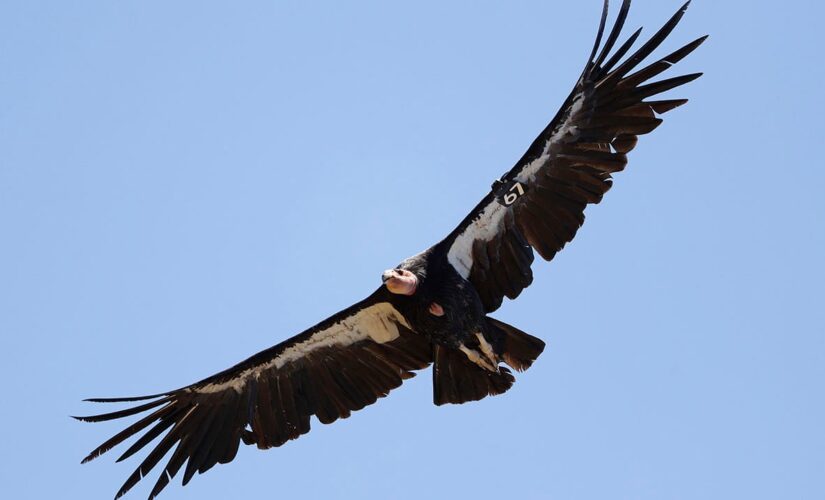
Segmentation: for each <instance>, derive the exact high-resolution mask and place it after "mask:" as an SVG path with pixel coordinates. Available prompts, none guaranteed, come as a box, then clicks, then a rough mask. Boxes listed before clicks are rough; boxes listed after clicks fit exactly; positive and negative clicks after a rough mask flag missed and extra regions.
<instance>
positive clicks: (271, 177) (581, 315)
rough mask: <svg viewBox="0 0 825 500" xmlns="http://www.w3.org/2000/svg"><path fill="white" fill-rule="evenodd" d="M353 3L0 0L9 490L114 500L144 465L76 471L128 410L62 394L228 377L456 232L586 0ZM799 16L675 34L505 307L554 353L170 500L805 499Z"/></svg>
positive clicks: (821, 348)
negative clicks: (590, 198)
mask: <svg viewBox="0 0 825 500" xmlns="http://www.w3.org/2000/svg"><path fill="white" fill-rule="evenodd" d="M344 3H345V2H332V1H328V2H314V3H313V5H309V2H297V1H292V2H287V1H267V2H260V1H252V2H240V3H238V2H218V1H197V2H195V1H186V2H167V1H163V2H161V1H146V2H101V1H97V2H93V1H78V2H66V1H51V2H48V1H44V2H34V1H17V2H14V1H6V2H3V3H2V4H1V5H0V68H2V70H1V71H0V96H1V97H0V234H1V235H2V244H0V283H2V285H0V352H2V356H3V361H2V363H0V370H1V371H2V380H3V382H4V383H3V386H4V389H3V403H2V412H0V441H2V446H0V484H2V485H3V486H2V490H3V496H4V497H5V498H15V499H44V498H91V499H98V498H110V497H111V496H112V495H113V494H114V492H115V491H116V490H117V489H118V487H119V486H120V484H121V482H122V481H123V480H124V479H125V478H126V476H127V475H128V474H129V473H131V471H132V470H133V469H134V467H136V465H137V463H138V461H136V460H134V459H132V460H130V461H128V462H127V463H125V464H124V463H121V464H114V463H113V459H114V458H115V457H113V456H108V455H107V456H105V457H103V458H101V459H99V460H98V461H96V462H94V463H92V464H90V465H85V466H81V465H80V464H79V462H80V459H81V458H82V457H83V456H84V455H85V453H86V452H88V451H89V450H90V449H91V448H93V447H94V446H96V445H97V444H99V442H101V441H102V440H104V439H106V438H108V437H109V436H110V435H111V434H112V433H114V432H115V431H117V430H119V429H120V427H121V424H120V423H110V424H100V425H91V424H82V423H78V422H75V421H73V420H70V419H69V418H68V415H70V414H86V413H92V412H95V411H96V410H99V409H100V408H99V407H97V406H94V405H92V404H89V403H82V402H81V399H82V398H85V397H92V396H120V395H133V394H143V393H152V392H158V391H163V390H167V389H171V388H175V387H179V386H181V385H184V384H187V383H189V382H193V381H195V380H198V379H200V378H202V377H204V376H206V375H209V374H211V373H213V372H215V371H218V370H220V369H223V368H225V367H227V366H229V365H231V364H233V363H235V362H236V361H239V360H241V359H243V358H245V357H246V356H248V355H250V354H252V353H254V352H256V351H258V350H260V349H262V348H265V347H268V346H270V345H272V344H275V343H277V342H278V341H280V340H283V339H285V338H287V337H289V336H291V335H293V334H295V333H297V332H299V331H300V330H302V329H304V328H306V327H308V326H310V325H312V324H314V323H315V322H317V321H318V320H321V319H323V318H324V317H326V316H328V315H329V314H331V313H333V312H335V311H337V310H339V309H341V308H343V307H345V306H347V305H349V304H351V303H352V302H354V301H356V300H358V299H360V298H362V297H363V296H365V295H366V294H368V293H369V292H371V291H372V290H373V289H374V288H375V287H376V286H378V284H379V282H380V281H379V280H380V272H381V271H382V270H383V269H384V268H386V267H389V266H392V265H394V264H396V263H397V262H398V261H400V260H401V259H402V258H404V257H406V256H408V255H410V254H412V253H414V252H417V251H419V250H421V249H423V248H425V247H426V246H429V245H430V244H432V243H434V242H436V241H437V240H438V239H440V238H441V237H443V236H444V235H445V234H447V232H448V231H449V230H450V229H451V228H452V227H454V225H455V224H457V223H458V221H459V220H460V219H461V218H462V217H463V216H464V215H465V214H466V213H467V212H468V211H469V210H470V209H471V208H472V207H473V205H474V204H475V203H476V202H477V201H478V200H479V199H480V198H481V197H482V196H483V195H484V194H485V192H486V190H487V189H488V187H489V185H490V182H491V181H492V180H493V179H494V178H496V177H497V176H498V175H500V174H501V173H502V172H504V171H505V170H507V169H509V168H510V167H511V166H512V164H513V162H514V161H515V160H516V159H517V158H518V157H519V156H520V155H521V153H522V152H523V150H524V149H525V148H526V146H527V145H528V144H529V143H530V141H532V139H533V138H534V137H535V135H536V134H537V133H538V131H539V130H540V129H541V128H542V127H544V125H545V123H546V122H547V121H548V120H549V119H550V118H551V117H552V115H553V114H554V113H555V111H556V109H557V107H558V105H559V104H560V103H561V102H562V100H563V98H564V97H565V96H566V95H567V93H568V91H569V89H570V88H571V85H572V84H573V82H574V80H575V78H576V76H577V75H578V74H579V72H580V70H581V68H582V65H583V63H584V61H585V58H586V56H587V54H588V52H589V50H590V45H591V43H592V39H593V36H594V32H595V29H596V25H597V22H598V16H599V12H600V8H601V1H600V0H588V1H586V2H541V1H523V2H522V1H518V2H497V3H492V2H469V1H461V2H429V1H421V2H415V3H403V4H402V3H398V2H346V3H347V4H348V5H347V6H344ZM679 3H680V2H679V1H678V0H674V1H653V0H637V1H636V2H634V6H633V9H632V10H631V16H630V21H629V26H628V27H629V28H635V27H636V26H638V25H644V26H645V27H646V33H647V34H650V33H652V32H653V31H654V30H655V29H656V28H658V26H659V25H660V24H661V23H663V22H664V21H665V20H666V19H667V17H669V16H670V14H671V13H672V12H674V11H675V10H676V9H677V8H678V6H679ZM390 4H392V5H390ZM614 4H618V2H614ZM746 5H747V7H746ZM615 7H616V5H614V12H615ZM823 18H825V7H823V5H822V3H820V2H815V1H812V0H811V1H801V0H789V1H785V2H780V3H776V2H766V1H764V2H763V1H757V2H747V3H746V2H721V1H717V0H713V1H711V0H697V1H695V2H694V4H693V5H692V6H691V9H690V10H689V12H688V14H687V16H686V17H685V19H684V21H683V23H682V24H681V25H680V27H679V28H678V29H677V31H676V32H675V33H674V35H673V37H672V40H671V41H670V42H669V43H668V44H666V48H665V50H668V51H669V50H672V49H675V48H676V47H677V46H678V44H681V43H684V42H687V41H690V40H692V39H694V38H695V37H697V36H699V35H702V34H706V33H708V34H710V35H711V38H710V39H709V41H708V42H707V43H706V44H705V45H704V46H703V47H702V48H701V49H700V50H699V51H697V52H696V53H695V54H694V55H692V56H691V57H690V58H689V59H688V60H686V61H684V62H683V63H680V64H679V69H680V70H681V72H692V71H704V72H705V73H706V75H705V76H704V77H703V78H702V79H700V80H699V81H697V82H695V83H693V84H691V85H690V86H688V87H687V88H685V89H684V90H682V91H681V92H679V94H678V96H679V97H688V98H690V99H691V103H690V104H689V105H687V106H685V107H683V108H680V109H679V110H676V111H673V112H672V113H670V114H668V115H667V119H666V121H665V124H664V125H663V126H662V127H661V128H659V129H658V130H657V131H656V132H654V133H653V134H652V135H650V136H646V137H644V138H643V140H642V141H641V143H640V145H639V147H638V148H637V149H636V150H635V151H634V152H633V153H632V155H631V162H630V165H629V167H628V169H627V171H626V172H624V173H622V174H620V175H619V176H618V178H617V182H616V184H615V186H614V189H613V190H612V191H611V192H610V193H609V194H608V196H606V198H605V201H604V202H603V203H602V204H601V205H598V206H595V207H590V208H589V209H588V211H587V223H586V224H585V226H584V228H583V229H582V230H581V231H580V232H579V235H578V237H577V238H576V240H575V241H574V242H573V243H572V244H571V245H569V246H568V247H567V248H566V249H565V250H564V251H563V252H562V253H561V254H560V255H559V256H558V257H557V258H556V259H555V260H554V261H553V262H552V263H549V264H548V263H544V262H537V265H536V266H535V267H534V269H535V282H534V285H533V286H532V287H531V288H529V289H528V290H527V291H526V292H525V293H524V294H523V295H522V296H521V297H520V298H519V299H518V300H517V301H515V302H510V303H506V304H505V305H504V307H502V309H501V310H500V311H499V312H498V313H497V316H498V317H500V318H501V319H503V320H506V321H507V322H510V323H513V324H515V325H518V326H519V327H521V328H523V329H524V330H526V331H528V332H531V333H533V334H536V335H538V336H541V337H542V338H544V339H545V340H546V341H547V342H548V348H547V350H546V351H545V353H544V354H543V355H542V357H541V358H540V359H539V361H538V362H537V364H536V365H535V366H534V367H533V368H532V369H531V370H530V371H529V372H527V373H525V374H522V375H521V376H519V377H518V381H517V383H516V385H515V387H514V388H513V389H512V390H511V391H510V392H509V393H507V394H506V395H504V396H501V397H496V398H488V399H487V400H485V401H482V402H480V403H475V404H467V405H462V406H453V407H442V408H436V407H434V406H433V405H432V403H431V385H430V373H429V371H427V372H424V373H422V374H421V376H419V377H417V378H415V379H413V380H411V381H409V382H408V383H406V384H405V386H404V387H403V388H401V389H399V390H397V391H395V392H394V393H393V394H392V395H391V396H390V397H388V398H387V399H384V400H382V401H380V403H379V404H376V405H374V406H371V407H369V408H367V409H365V410H363V411H361V412H359V413H356V414H355V415H353V417H351V418H350V419H348V420H344V421H340V422H337V423H336V424H334V425H331V426H322V425H320V424H318V425H314V430H313V432H311V433H310V434H309V435H307V436H305V437H303V438H302V439H299V440H298V441H295V442H292V443H289V444H288V445H286V446H284V447H283V448H280V449H276V450H270V451H268V452H259V451H257V450H255V449H252V448H248V447H245V448H242V450H241V452H240V453H239V455H238V457H237V459H236V460H235V462H233V463H232V464H230V465H228V466H218V467H216V468H215V469H213V470H211V471H210V472H209V473H208V474H206V475H204V476H199V477H196V478H195V480H193V482H192V483H191V484H190V485H189V486H187V487H186V488H183V489H182V488H180V487H179V479H177V480H176V481H174V483H173V485H172V486H170V487H169V488H168V489H167V490H166V491H165V492H164V494H163V496H162V497H161V498H167V499H169V500H173V499H195V498H197V499H226V498H310V499H312V498H351V499H386V498H399V499H420V498H449V497H452V498H477V499H492V498H518V499H522V500H524V499H544V498H552V499H565V500H566V499H593V500H603V499H606V498H610V499H634V500H639V499H644V500H647V499H650V500H654V499H656V500H660V499H699V498H701V499H720V500H721V499H726V500H727V499H731V498H748V499H777V498H787V499H821V498H825V425H823V422H825V400H824V399H823V380H825V312H823V310H825V304H823V296H825V293H823V279H825V271H823V263H822V259H823V256H825V227H824V226H825V225H824V224H823V216H825V197H823V193H822V189H823V185H825V162H823V160H822V158H823V153H822V139H821V134H822V132H823V125H822V119H823V114H825V113H824V112H825V109H823V108H825V106H823V92H822V82H823V69H822V64H821V63H822V52H821V51H822V47H823V46H825V43H824V42H825V40H824V39H825V37H824V36H823V25H822V19H823ZM659 53H660V54H661V53H663V52H662V51H660V52H659ZM674 74H675V73H674ZM404 190H412V191H413V192H414V193H415V197H416V199H415V202H413V203H406V202H401V200H400V199H401V196H399V192H400V191H404ZM330 276H334V280H333V282H332V283H330V282H329V281H330ZM115 456H117V455H115ZM155 473H156V472H155ZM155 473H153V475H152V476H151V477H152V478H154V477H156V476H155V475H154V474H155ZM153 482H154V479H152V480H151V481H147V482H145V483H141V485H140V486H138V487H137V488H136V489H135V490H134V491H133V492H132V493H130V495H129V497H128V498H145V496H146V495H147V494H148V491H149V489H150V487H151V483H153Z"/></svg>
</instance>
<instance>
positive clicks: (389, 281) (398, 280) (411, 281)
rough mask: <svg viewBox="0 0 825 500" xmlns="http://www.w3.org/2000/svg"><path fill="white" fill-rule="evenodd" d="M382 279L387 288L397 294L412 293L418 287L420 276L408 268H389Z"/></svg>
mask: <svg viewBox="0 0 825 500" xmlns="http://www.w3.org/2000/svg"><path fill="white" fill-rule="evenodd" d="M381 279H382V280H383V281H384V285H385V286H386V287H387V290H389V291H390V292H392V293H395V294H397V295H412V294H414V293H415V290H416V288H418V277H416V275H414V274H413V273H411V272H410V271H407V270H406V269H387V270H386V271H384V274H382V275H381Z"/></svg>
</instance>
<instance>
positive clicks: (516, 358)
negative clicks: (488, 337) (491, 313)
mask: <svg viewBox="0 0 825 500" xmlns="http://www.w3.org/2000/svg"><path fill="white" fill-rule="evenodd" d="M487 325H488V326H489V327H492V329H493V330H494V331H496V332H497V333H498V337H499V339H500V342H499V345H500V346H501V357H502V359H503V360H504V362H505V363H507V364H508V365H510V366H511V367H512V368H513V369H514V370H516V371H520V372H523V371H524V370H526V369H528V368H530V365H532V364H533V361H535V360H536V358H538V357H539V355H540V354H541V353H542V351H544V341H542V340H541V339H540V338H537V337H534V336H532V335H530V334H529V333H524V332H523V331H521V330H519V329H518V328H516V327H514V326H510V325H508V324H507V323H503V322H501V321H499V320H497V319H494V318H490V317H487Z"/></svg>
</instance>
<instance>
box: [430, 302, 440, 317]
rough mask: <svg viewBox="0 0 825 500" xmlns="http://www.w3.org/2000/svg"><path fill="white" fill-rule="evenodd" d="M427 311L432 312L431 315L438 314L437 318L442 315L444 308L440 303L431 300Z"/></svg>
mask: <svg viewBox="0 0 825 500" xmlns="http://www.w3.org/2000/svg"><path fill="white" fill-rule="evenodd" d="M429 311H430V314H432V315H433V316H438V317H439V318H440V317H441V316H444V308H443V307H441V305H440V304H438V303H437V302H433V303H432V304H430V309H429Z"/></svg>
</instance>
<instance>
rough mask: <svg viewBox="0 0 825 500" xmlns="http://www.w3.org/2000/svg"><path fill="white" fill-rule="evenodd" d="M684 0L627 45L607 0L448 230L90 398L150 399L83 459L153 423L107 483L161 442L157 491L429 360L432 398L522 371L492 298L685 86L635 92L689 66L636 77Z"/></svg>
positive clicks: (516, 287)
mask: <svg viewBox="0 0 825 500" xmlns="http://www.w3.org/2000/svg"><path fill="white" fill-rule="evenodd" d="M687 5H688V4H685V5H684V6H683V7H682V8H680V9H679V11H678V12H677V13H676V14H675V15H674V16H673V17H672V18H671V19H670V20H669V21H668V22H667V23H666V24H665V25H664V26H663V27H662V28H661V29H660V30H659V31H658V32H656V33H655V34H654V35H653V36H652V37H651V38H650V40H648V41H647V42H645V43H644V44H643V45H642V46H641V47H640V48H638V49H637V50H635V51H633V45H634V44H635V42H636V40H637V39H638V38H639V34H640V31H636V32H634V33H633V34H632V35H631V36H630V37H629V38H628V39H627V40H626V41H625V42H623V43H621V44H620V45H619V46H618V48H617V49H616V50H615V51H614V50H613V49H614V47H616V44H617V43H618V42H619V37H620V34H621V31H622V28H623V26H624V23H625V21H626V19H627V14H628V10H629V7H630V0H624V2H623V3H622V6H621V8H620V10H619V13H618V15H617V18H616V21H615V24H614V25H613V28H612V29H611V30H610V32H609V33H608V34H607V37H606V38H605V39H604V44H603V45H602V43H601V41H602V39H603V37H604V34H605V27H606V21H607V12H608V5H607V1H605V2H604V9H603V14H602V17H601V23H600V26H599V30H598V34H597V38H596V43H595V44H594V47H593V50H592V52H591V55H590V57H589V59H588V62H587V64H586V66H585V68H584V71H583V72H582V74H581V76H580V77H579V79H578V81H577V82H576V85H575V86H574V88H573V90H572V92H571V93H570V95H569V96H568V98H567V99H566V101H565V102H564V104H563V105H562V107H561V108H560V110H559V111H558V113H557V114H556V116H555V117H554V118H553V120H552V121H551V122H550V123H549V124H548V125H547V127H546V128H545V129H544V130H543V131H542V132H541V134H539V136H538V137H537V138H536V139H535V140H534V141H533V143H532V144H531V145H530V147H529V148H528V149H527V151H526V152H525V153H524V155H523V156H522V158H521V159H520V160H519V161H518V162H517V163H516V165H515V166H514V167H513V168H512V169H511V170H510V171H508V172H507V173H506V174H505V175H504V176H502V177H501V179H499V180H497V181H496V182H494V183H493V185H492V188H491V191H490V192H489V193H488V194H487V196H486V197H485V198H484V199H483V200H482V201H481V202H480V203H479V204H478V205H477V206H476V207H475V208H474V209H473V210H472V211H471V212H470V213H469V214H468V215H467V216H466V217H465V218H464V220H463V221H462V222H461V223H460V224H459V225H458V227H456V229H455V230H454V231H452V232H451V233H450V234H449V235H448V236H447V237H446V238H445V239H444V240H442V241H441V242H439V243H437V244H436V245H434V246H433V247H430V248H429V249H427V250H425V251H424V252H422V253H420V254H418V255H415V256H413V257H411V258H409V259H407V260H405V261H403V262H402V263H401V264H400V265H399V266H398V267H397V268H396V269H394V270H391V271H388V272H385V275H384V278H385V280H386V283H385V284H384V285H382V286H381V287H379V288H378V290H376V291H375V292H374V293H372V294H371V295H370V296H369V297H367V298H366V299H364V300H362V301H361V302H358V303H357V304H354V305H353V306H351V307H349V308H347V309H345V310H343V311H341V312H339V313H337V314H335V315H333V316H332V317H330V318H328V319H326V320H324V321H322V322H321V323H319V324H318V325H316V326H314V327H312V328H310V329H308V330H306V331H305V332H303V333H301V334H299V335H297V336H295V337H292V338H290V339H288V340H286V341H284V342H281V343H280V344H278V345H276V346H273V347H271V348H269V349H266V350H264V351H262V352H260V353H258V354H255V355H254V356H252V357H250V358H249V359H247V360H245V361H243V362H241V363H239V364H237V365H235V366H233V367H231V368H229V369H227V370H225V371H222V372H220V373H217V374H215V375H212V376H211V377H208V378H206V379H204V380H201V381H200V382H197V383H194V384H191V385H188V386H186V387H182V388H180V389H176V390H173V391H169V392H166V393H161V394H154V395H152V396H145V397H137V398H104V399H91V400H88V401H92V402H99V403H137V404H136V405H135V406H133V407H131V408H126V409H123V410H119V411H114V412H110V413H103V414H99V415H92V416H87V417H76V418H78V419H79V420H83V421H87V422H102V421H106V420H112V419H118V418H124V417H129V416H133V415H138V414H142V413H143V414H145V413H146V412H149V413H148V414H146V415H145V416H142V417H141V418H140V419H139V420H137V421H136V422H134V423H133V424H131V425H130V426H128V427H127V428H126V429H124V430H123V431H121V432H119V433H118V434H116V435H115V436H113V437H112V438H110V439H109V440H107V441H105V442H104V443H103V444H101V445H100V446H99V447H97V448H95V449H94V450H93V451H92V452H91V453H89V454H88V456H86V458H84V459H83V462H87V461H90V460H92V459H94V458H96V457H98V456H100V455H101V454H103V453H105V452H107V451H109V450H110V449H112V448H114V447H116V446H118V445H119V444H121V443H123V442H124V441H126V440H127V439H129V438H131V437H134V436H137V439H136V441H135V442H134V443H133V444H132V445H131V446H130V447H129V448H128V449H127V450H126V451H125V452H124V453H123V455H122V456H121V457H120V458H119V459H118V461H121V460H125V459H127V458H129V457H131V456H132V455H134V454H135V453H137V452H139V451H141V450H142V449H144V448H145V447H146V446H147V445H149V443H151V442H152V441H153V440H155V439H156V438H160V440H159V441H158V442H157V444H155V445H154V447H153V448H151V449H150V451H149V453H148V455H147V456H146V457H145V458H144V459H143V461H142V462H141V463H140V465H139V466H138V467H137V469H136V470H135V471H134V472H133V473H132V474H131V475H130V476H129V477H128V478H127V480H126V482H125V483H124V484H123V486H122V487H121V489H120V490H119V491H118V492H117V495H116V497H120V496H122V495H123V494H125V493H126V492H127V491H128V490H129V489H131V488H132V487H133V486H134V485H135V484H137V482H138V481H140V479H141V478H143V477H145V476H146V475H147V474H148V473H149V472H150V471H151V470H152V469H153V468H154V467H156V466H157V464H158V463H160V461H161V460H162V459H163V458H164V457H165V456H166V455H169V454H170V453H171V455H170V458H169V459H168V461H167V462H166V465H165V466H164V467H163V470H162V471H161V474H160V477H159V479H158V480H157V482H156V483H155V485H154V487H153V489H152V490H151V493H150V495H149V497H150V498H154V497H155V496H156V495H158V494H159V493H160V492H161V491H162V490H163V489H164V488H165V487H166V486H167V485H168V483H169V481H170V480H171V479H172V478H173V477H174V476H175V475H176V474H177V473H179V472H180V470H181V469H183V471H184V472H183V484H184V485H185V484H187V483H188V482H189V481H190V480H191V479H192V477H193V476H194V475H195V474H196V473H203V472H206V471H207V470H209V469H210V468H212V467H213V466H215V464H218V463H227V462H230V461H232V459H233V458H234V457H235V454H236V453H237V451H238V448H239V446H240V443H241V442H243V443H245V444H247V445H255V446H257V447H259V448H262V449H265V448H271V447H277V446H281V445H283V444H284V443H286V442H287V441H289V440H292V439H296V438H298V437H299V436H301V435H303V434H305V433H307V432H309V430H310V419H311V417H312V416H313V415H314V416H315V417H316V418H317V419H318V421H320V422H321V423H331V422H334V421H335V420H337V419H339V418H346V417H348V416H349V415H350V414H351V413H352V412H354V411H358V410H360V409H362V408H364V407H365V406H368V405H371V404H373V403H375V402H376V401H377V400H378V399H379V398H382V397H384V396H386V395H387V394H389V392H390V391H391V390H393V389H395V388H396V387H399V386H400V385H401V384H402V383H403V381H404V380H405V379H408V378H410V377H412V376H414V372H415V371H416V370H420V369H423V368H426V367H427V366H429V365H430V364H434V366H433V400H434V402H435V403H436V404H439V405H440V404H444V403H464V402H467V401H475V400H479V399H482V398H484V397H486V396H488V395H495V394H501V393H503V392H505V391H507V390H508V389H510V387H511V386H512V385H513V383H514V381H515V378H514V376H513V374H512V372H511V371H510V370H509V369H508V368H506V367H504V366H501V363H504V364H507V365H509V367H510V368H513V369H514V370H516V371H523V370H525V369H527V368H529V367H530V365H531V364H532V363H533V362H534V361H535V360H536V358H537V357H538V356H539V355H540V354H541V352H542V350H543V349H544V343H543V342H542V341H541V340H539V339H538V338H536V337H533V336H531V335H529V334H527V333H525V332H522V331H520V330H518V329H517V328H515V327H513V326H510V325H508V324H506V323H503V322H501V321H499V320H496V319H493V318H491V317H489V316H488V314H489V313H491V312H493V311H495V310H496V309H498V308H499V307H500V306H501V304H502V302H503V299H504V297H508V298H510V299H515V298H516V297H518V296H519V294H520V293H521V292H522V291H523V290H524V289H525V288H526V287H528V286H529V285H530V284H531V283H532V281H533V272H532V268H531V266H532V264H533V260H534V254H533V252H534V251H535V252H537V253H538V254H539V256H541V257H542V258H543V259H545V260H550V259H552V258H553V257H554V256H555V255H556V253H557V252H558V251H559V250H561V249H562V248H563V247H564V245H565V244H566V243H567V242H569V241H571V240H572V239H573V237H574V236H575V235H576V232H577V231H578V229H579V227H581V225H582V224H583V223H584V209H585V207H586V206H587V205H588V204H594V203H599V202H600V201H601V199H602V197H603V196H604V194H605V193H606V192H607V191H608V190H609V189H610V187H611V186H612V177H611V176H612V174H614V173H616V172H620V171H622V170H623V169H624V168H625V166H626V165H627V156H626V155H627V153H629V152H630V151H631V150H633V149H634V148H635V147H636V144H637V142H638V136H639V135H643V134H647V133H649V132H651V131H653V130H654V129H655V128H656V127H658V126H659V125H660V124H661V123H662V119H661V118H660V115H662V114H664V113H666V112H668V111H670V110H672V109H674V108H676V107H678V106H681V105H683V104H684V103H685V102H687V100H685V99H664V100H652V101H648V100H646V99H649V98H652V97H654V96H657V95H658V94H661V93H662V92H665V91H668V90H671V89H673V88H676V87H679V86H681V85H684V84H685V83H688V82H690V81H692V80H694V79H696V78H697V77H698V76H699V74H690V75H684V76H677V77H673V78H667V79H663V80H659V81H656V82H652V83H648V82H650V80H651V79H652V78H655V77H657V76H659V75H660V74H661V73H662V72H664V71H666V70H667V69H669V68H670V67H672V66H673V65H674V64H676V63H677V62H678V61H680V60H681V59H683V58H684V57H685V56H687V55H688V54H690V53H691V52H692V51H693V50H695V49H696V48H697V47H698V46H699V45H700V44H701V43H702V42H703V41H704V40H705V37H702V38H699V39H697V40H695V41H693V42H691V43H689V44H687V45H685V46H683V47H681V48H680V49H678V50H676V51H674V52H672V53H671V54H669V55H667V56H665V57H663V58H661V59H659V60H658V61H655V62H653V63H651V64H649V65H647V66H645V67H642V68H641V69H638V66H639V65H640V64H641V62H642V61H643V60H644V59H645V58H647V57H648V56H649V55H650V54H651V53H652V52H653V51H654V50H655V49H656V48H657V47H659V45H660V44H661V43H662V42H663V41H664V40H665V38H667V36H668V35H669V34H670V33H671V31H672V30H673V28H674V27H675V26H676V24H677V23H678V22H679V20H680V19H681V17H682V16H683V15H684V13H685V10H686V9H687ZM628 54H629V55H628ZM634 71H635V72H634ZM184 466H185V467H184Z"/></svg>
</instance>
